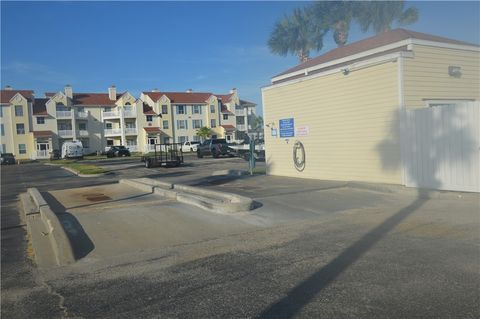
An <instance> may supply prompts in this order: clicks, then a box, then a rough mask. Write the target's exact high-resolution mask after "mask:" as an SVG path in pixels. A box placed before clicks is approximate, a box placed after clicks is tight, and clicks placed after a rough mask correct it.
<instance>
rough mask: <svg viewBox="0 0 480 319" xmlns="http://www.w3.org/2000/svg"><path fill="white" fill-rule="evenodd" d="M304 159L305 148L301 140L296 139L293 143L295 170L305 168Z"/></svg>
mask: <svg viewBox="0 0 480 319" xmlns="http://www.w3.org/2000/svg"><path fill="white" fill-rule="evenodd" d="M305 160H306V158H305V148H304V147H303V144H302V142H300V141H296V142H295V144H293V165H295V168H296V169H297V171H299V172H301V171H303V170H304V169H305Z"/></svg>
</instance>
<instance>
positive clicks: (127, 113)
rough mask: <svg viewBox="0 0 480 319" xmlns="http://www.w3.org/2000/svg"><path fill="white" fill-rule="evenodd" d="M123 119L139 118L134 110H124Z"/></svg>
mask: <svg viewBox="0 0 480 319" xmlns="http://www.w3.org/2000/svg"><path fill="white" fill-rule="evenodd" d="M123 117H137V113H136V112H135V111H133V110H124V111H123Z"/></svg>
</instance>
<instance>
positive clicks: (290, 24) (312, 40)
mask: <svg viewBox="0 0 480 319" xmlns="http://www.w3.org/2000/svg"><path fill="white" fill-rule="evenodd" d="M327 31H328V28H322V25H321V24H319V23H313V20H312V17H311V14H310V11H307V10H303V9H295V10H294V11H293V13H292V15H291V16H285V17H284V18H282V19H280V20H279V21H277V23H276V24H275V27H274V29H273V31H272V33H271V35H270V38H269V40H268V46H269V48H270V51H271V52H272V53H275V54H278V55H282V56H286V55H287V54H293V55H296V56H297V58H298V60H299V61H300V62H305V61H307V60H308V59H309V58H310V51H311V50H316V51H318V50H320V49H321V48H322V47H323V34H325V33H326V32H327Z"/></svg>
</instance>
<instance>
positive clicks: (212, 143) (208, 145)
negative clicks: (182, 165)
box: [197, 138, 231, 158]
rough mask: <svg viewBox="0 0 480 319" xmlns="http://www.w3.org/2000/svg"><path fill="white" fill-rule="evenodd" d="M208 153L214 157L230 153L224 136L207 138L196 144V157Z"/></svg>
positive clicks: (207, 154)
mask: <svg viewBox="0 0 480 319" xmlns="http://www.w3.org/2000/svg"><path fill="white" fill-rule="evenodd" d="M209 155H212V156H213V157H215V158H218V157H220V155H231V153H230V149H229V147H228V145H227V141H226V140H225V139H224V138H218V139H208V140H205V141H204V142H203V143H202V144H200V145H198V146H197V157H198V158H202V157H204V156H209Z"/></svg>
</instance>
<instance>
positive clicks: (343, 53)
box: [274, 29, 478, 77]
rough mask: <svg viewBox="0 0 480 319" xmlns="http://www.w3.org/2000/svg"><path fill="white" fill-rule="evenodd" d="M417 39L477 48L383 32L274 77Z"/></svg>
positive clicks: (397, 31)
mask: <svg viewBox="0 0 480 319" xmlns="http://www.w3.org/2000/svg"><path fill="white" fill-rule="evenodd" d="M412 38H414V39H419V40H427V41H434V42H442V43H449V44H458V45H472V46H478V45H477V44H472V43H468V42H464V41H458V40H453V39H449V38H444V37H439V36H436V35H431V34H426V33H421V32H415V31H410V30H406V29H394V30H391V31H387V32H383V33H380V34H378V35H375V36H373V37H370V38H367V39H364V40H360V41H357V42H353V43H350V44H347V45H345V46H343V47H339V48H336V49H333V50H331V51H328V52H327V53H325V54H323V55H320V56H318V57H316V58H313V59H311V60H308V61H306V62H303V63H301V64H299V65H297V66H295V67H293V68H290V69H288V70H286V71H284V72H282V73H280V74H277V75H275V76H274V77H277V76H280V75H285V74H288V73H292V72H295V71H299V70H303V69H306V68H309V67H312V66H315V65H319V64H322V63H326V62H330V61H333V60H337V59H341V58H345V57H348V56H350V55H354V54H357V53H361V52H364V51H367V50H372V49H375V48H379V47H382V46H384V45H387V44H392V43H395V42H399V41H402V40H407V39H412Z"/></svg>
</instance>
